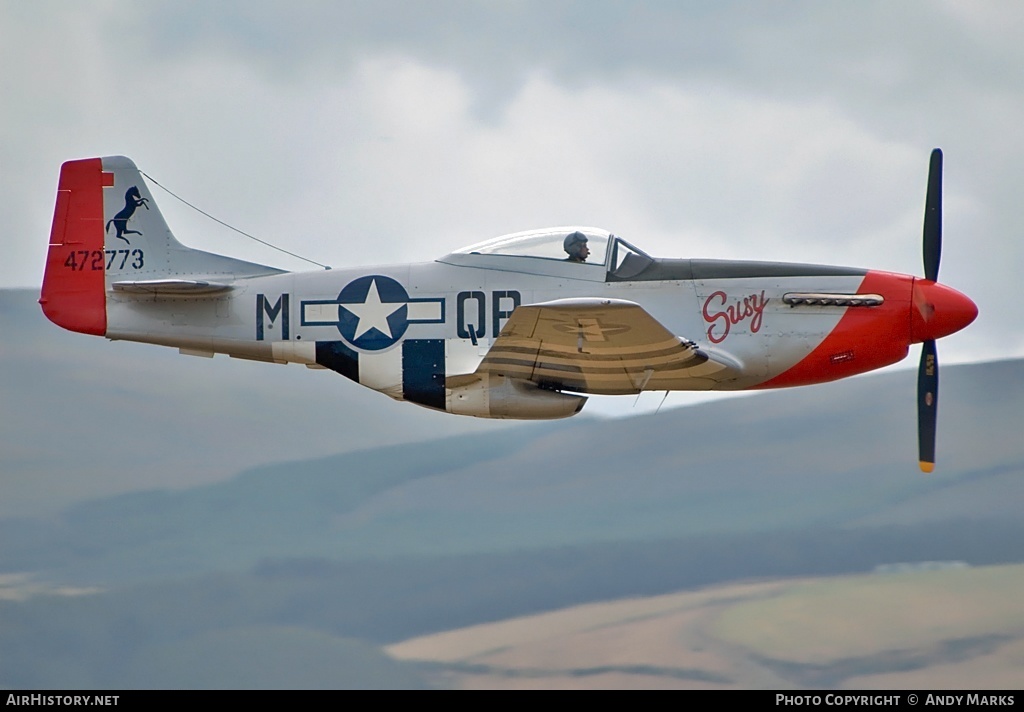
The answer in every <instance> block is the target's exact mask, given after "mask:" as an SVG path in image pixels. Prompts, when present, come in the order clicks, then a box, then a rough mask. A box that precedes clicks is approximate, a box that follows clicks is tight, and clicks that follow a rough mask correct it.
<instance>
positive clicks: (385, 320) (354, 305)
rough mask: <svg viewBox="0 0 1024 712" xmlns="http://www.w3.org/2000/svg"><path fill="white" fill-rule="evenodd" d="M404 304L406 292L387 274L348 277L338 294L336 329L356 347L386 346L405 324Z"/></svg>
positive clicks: (404, 328)
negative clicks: (349, 279)
mask: <svg viewBox="0 0 1024 712" xmlns="http://www.w3.org/2000/svg"><path fill="white" fill-rule="evenodd" d="M408 304H409V293H408V292H406V291H405V287H403V286H402V285H401V284H400V283H398V282H397V281H395V280H393V279H391V277H385V276H383V275H379V274H374V275H368V276H366V277H360V278H359V279H355V280H352V281H351V282H349V283H348V285H347V286H346V287H345V288H344V289H342V290H341V292H339V294H338V331H340V332H341V336H342V338H343V339H345V341H347V342H348V343H350V344H352V345H353V346H355V347H356V348H358V349H363V350H365V351H380V350H381V349H386V348H387V347H389V346H391V345H393V344H394V343H395V342H396V341H398V340H399V339H400V338H402V336H403V335H404V334H405V330H406V329H407V328H408V327H409V306H408Z"/></svg>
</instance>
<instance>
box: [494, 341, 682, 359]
mask: <svg viewBox="0 0 1024 712" xmlns="http://www.w3.org/2000/svg"><path fill="white" fill-rule="evenodd" d="M682 343H683V342H682V340H680V339H677V338H675V337H672V338H671V339H665V340H663V341H657V342H654V343H650V344H631V345H628V346H594V345H593V342H587V341H586V340H584V342H583V348H584V349H586V351H585V352H584V353H587V354H594V355H602V356H605V355H607V356H612V355H616V354H635V353H637V349H640V348H642V349H647V350H648V351H661V350H663V349H669V348H672V347H675V348H679V347H681V346H682ZM494 346H495V348H500V349H509V348H516V349H527V350H529V351H531V352H536V351H537V348H538V347H540V348H543V349H544V350H546V351H558V352H561V353H565V354H578V353H579V349H578V348H577V347H576V345H575V344H572V345H570V344H560V343H558V342H555V341H548V340H545V339H539V340H538V339H521V338H518V337H515V336H501V337H499V338H498V340H497V341H496V342H495V344H494Z"/></svg>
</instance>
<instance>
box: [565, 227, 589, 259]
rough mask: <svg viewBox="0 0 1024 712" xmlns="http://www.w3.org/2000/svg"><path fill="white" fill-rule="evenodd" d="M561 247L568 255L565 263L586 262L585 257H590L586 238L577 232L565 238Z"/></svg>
mask: <svg viewBox="0 0 1024 712" xmlns="http://www.w3.org/2000/svg"><path fill="white" fill-rule="evenodd" d="M562 247H563V248H564V249H565V251H566V253H567V254H568V255H569V257H568V258H567V259H566V262H586V261H587V257H589V256H590V248H589V247H587V236H586V235H584V234H583V233H582V232H579V231H578V230H577V231H576V232H571V233H569V234H568V235H566V236H565V241H564V242H562Z"/></svg>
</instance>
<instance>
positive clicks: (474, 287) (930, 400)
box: [39, 149, 977, 472]
mask: <svg viewBox="0 0 1024 712" xmlns="http://www.w3.org/2000/svg"><path fill="white" fill-rule="evenodd" d="M941 190H942V153H941V152H940V151H939V150H938V149H936V150H935V151H934V152H933V153H932V158H931V168H930V172H929V179H928V194H927V200H926V208H925V223H924V262H925V277H924V279H921V278H915V277H912V276H908V275H903V274H893V273H889V272H879V271H875V270H866V269H854V268H849V267H828V266H817V265H804V264H784V263H774V262H734V261H720V260H690V259H661V258H655V257H651V256H649V255H647V254H646V253H645V252H643V250H641V249H639V248H638V247H635V246H634V245H632V244H630V243H629V242H627V241H626V240H624V239H622V238H620V237H618V236H616V235H613V234H611V233H609V232H607V231H605V230H598V229H593V228H586V227H563V228H553V229H546V230H537V231H533V232H522V233H517V234H514V235H507V236H504V237H499V238H496V239H493V240H489V241H487V242H481V243H479V244H476V245H471V246H469V247H465V248H463V249H460V250H456V251H455V252H452V253H450V254H448V255H445V256H444V257H441V258H440V259H438V260H436V261H435V262H429V263H425V264H405V265H386V266H378V267H365V268H352V269H337V270H329V271H327V270H325V271H318V272H307V273H291V272H284V271H282V270H279V269H275V268H273V267H267V266H264V265H260V264H254V263H251V262H244V261H242V260H237V259H233V258H230V257H224V256H221V255H215V254H211V253H208V252H202V251H200V250H195V249H191V248H188V247H185V246H184V245H182V244H181V243H180V242H178V241H177V240H176V239H175V238H174V235H173V234H172V233H171V231H170V229H169V228H168V226H167V224H166V223H165V222H164V219H163V217H162V216H161V214H160V209H159V208H158V207H157V205H156V201H155V200H154V199H153V196H152V194H151V193H150V190H149V187H148V186H147V185H146V182H145V181H144V180H143V177H142V175H141V173H140V171H139V170H138V169H137V168H136V167H135V164H134V163H132V162H131V161H130V160H129V159H127V158H124V157H120V156H114V157H107V158H90V159H85V160H77V161H69V162H67V163H65V164H64V165H63V166H62V167H61V172H60V183H59V186H58V190H57V204H56V209H55V211H54V218H53V226H52V230H51V233H50V248H49V254H48V256H47V260H46V273H45V275H44V277H43V287H42V295H41V298H40V300H39V302H40V304H42V307H43V311H44V313H45V314H46V316H47V317H48V318H49V319H50V320H51V321H53V322H54V323H55V324H58V325H59V326H62V327H64V328H65V329H70V330H71V331H78V332H82V333H85V334H95V335H97V336H106V337H107V338H108V339H112V340H118V339H124V340H129V341H141V342H145V343H151V344H160V345H163V346H174V347H177V348H179V349H180V351H181V353H184V354H191V355H197V356H213V355H214V354H215V353H221V354H228V355H230V356H235V357H239V358H246V359H256V360H260V361H271V362H274V363H288V362H294V363H301V364H305V365H306V366H309V367H311V368H327V369H330V370H332V371H337V372H338V373H340V374H342V375H343V376H346V377H348V378H350V379H352V380H353V381H356V382H358V383H360V384H362V385H364V386H368V387H370V388H373V389H375V390H378V391H380V392H382V393H385V394H387V395H389V396H391V397H392V398H395V399H398V400H407V401H412V402H413V403H418V404H419V405H423V406H426V407H428V408H434V409H437V410H442V411H447V412H449V413H458V414H461V415H473V416H478V417H484V418H524V419H531V418H561V417H565V416H570V415H574V414H575V413H578V412H579V411H580V409H581V408H582V407H583V405H584V403H586V400H587V395H588V394H637V393H639V392H641V391H672V390H701V391H706V390H718V391H735V390H744V389H754V388H781V387H788V386H801V385H807V384H812V383H822V382H825V381H832V380H835V379H838V378H844V377H846V376H852V375H854V374H857V373H863V372H865V371H870V370H872V369H876V368H880V367H882V366H887V365H889V364H892V363H896V362H897V361H900V360H901V359H903V358H904V357H905V356H906V355H907V352H908V349H909V345H910V344H914V343H919V342H921V343H923V351H922V357H921V367H920V375H919V379H918V386H919V399H918V400H919V403H918V408H919V445H920V462H921V468H922V469H924V470H925V471H927V472H930V471H931V469H932V467H933V463H934V461H935V458H934V446H935V415H936V397H937V389H938V372H937V366H938V364H937V361H936V350H935V340H936V339H938V338H940V337H943V336H946V335H948V334H952V333H954V332H956V331H959V330H960V329H963V328H964V327H965V326H967V325H968V324H970V323H971V321H973V320H974V318H975V317H976V316H977V307H976V306H975V305H974V303H973V302H972V301H971V300H970V299H968V298H967V297H966V296H964V295H963V294H961V293H959V292H957V291H955V290H953V289H950V288H949V287H946V286H944V285H941V284H938V283H937V282H936V279H937V276H938V267H939V252H940V243H941V201H942V198H941Z"/></svg>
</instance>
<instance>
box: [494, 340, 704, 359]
mask: <svg viewBox="0 0 1024 712" xmlns="http://www.w3.org/2000/svg"><path fill="white" fill-rule="evenodd" d="M688 352H690V353H692V351H690V350H689V349H687V348H686V347H684V346H682V345H676V346H673V347H672V348H668V349H650V350H646V351H638V350H636V349H634V350H632V351H630V352H628V353H617V354H606V353H594V352H593V351H584V352H579V351H568V352H567V351H563V350H558V351H556V350H554V349H550V348H549V347H548V345H547V344H541V346H540V350H539V351H538V349H537V347H536V346H534V347H533V348H529V349H527V348H523V347H520V346H507V345H505V344H501V343H498V344H495V345H494V347H493V348H492V349H491V351H490V352H489V353H490V354H496V355H497V354H500V355H502V356H518V355H526V356H532V355H534V354H537V353H541V354H544V355H546V356H547V357H548V358H552V359H574V360H581V359H583V360H587V361H611V362H619V361H622V360H623V357H624V356H625V357H632V358H634V359H648V358H659V357H662V356H668V357H678V356H681V355H682V354H685V353H688Z"/></svg>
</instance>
